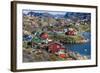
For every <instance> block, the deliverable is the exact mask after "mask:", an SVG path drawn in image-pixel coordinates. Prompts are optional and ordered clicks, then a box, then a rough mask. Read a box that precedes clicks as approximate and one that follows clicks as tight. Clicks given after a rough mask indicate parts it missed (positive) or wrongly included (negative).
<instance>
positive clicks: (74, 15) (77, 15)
mask: <svg viewBox="0 0 100 73" xmlns="http://www.w3.org/2000/svg"><path fill="white" fill-rule="evenodd" d="M23 15H25V16H27V15H28V16H38V17H51V18H55V19H59V18H69V19H74V18H75V19H76V18H77V19H80V20H84V19H86V20H87V21H90V20H91V14H90V13H79V12H66V14H65V15H61V14H59V12H58V14H56V15H53V14H51V13H38V12H33V11H30V12H28V13H27V14H25V13H23Z"/></svg>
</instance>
